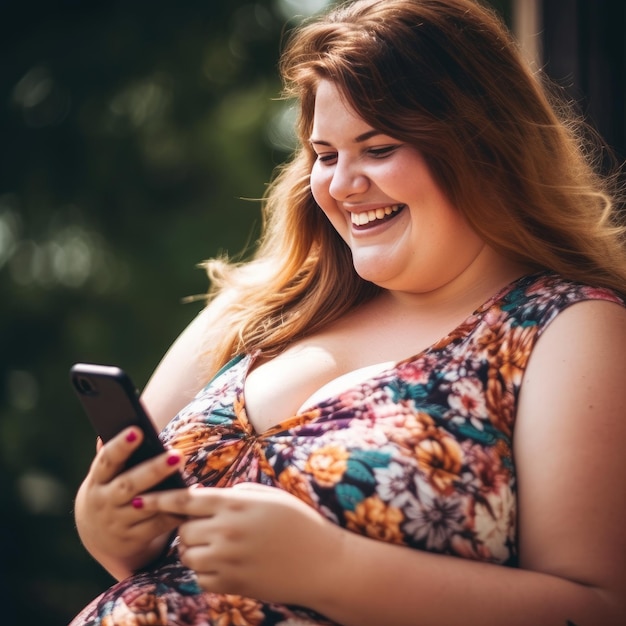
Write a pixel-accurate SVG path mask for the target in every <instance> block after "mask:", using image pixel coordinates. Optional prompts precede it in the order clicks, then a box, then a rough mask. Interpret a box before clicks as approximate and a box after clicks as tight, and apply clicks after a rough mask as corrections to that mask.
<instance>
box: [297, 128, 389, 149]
mask: <svg viewBox="0 0 626 626" xmlns="http://www.w3.org/2000/svg"><path fill="white" fill-rule="evenodd" d="M382 134H383V133H381V132H380V131H379V130H368V131H367V132H365V133H363V134H361V135H359V136H358V137H356V138H355V140H354V143H363V142H364V141H367V140H368V139H371V138H372V137H376V135H382ZM309 141H310V142H311V143H314V144H317V145H320V146H330V145H331V144H330V143H329V142H328V141H322V140H321V139H313V138H311V139H309Z"/></svg>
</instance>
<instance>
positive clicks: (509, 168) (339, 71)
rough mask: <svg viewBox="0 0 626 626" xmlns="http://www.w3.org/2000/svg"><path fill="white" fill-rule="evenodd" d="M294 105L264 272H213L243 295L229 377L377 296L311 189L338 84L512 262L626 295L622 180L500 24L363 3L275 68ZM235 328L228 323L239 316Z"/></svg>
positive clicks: (462, 8) (466, 5) (274, 193)
mask: <svg viewBox="0 0 626 626" xmlns="http://www.w3.org/2000/svg"><path fill="white" fill-rule="evenodd" d="M280 71H281V75H282V77H283V80H284V85H285V95H286V97H290V98H295V99H296V102H297V103H298V106H299V117H298V122H297V134H298V138H299V148H298V149H297V150H296V152H295V154H294V155H293V158H292V159H291V160H290V162H288V163H287V164H286V165H284V166H283V167H282V168H280V169H279V170H278V172H277V175H276V176H275V178H274V180H273V182H272V183H271V184H270V186H269V187H268V191H267V193H266V196H265V198H264V206H263V211H264V224H263V225H264V229H263V235H262V237H261V239H260V241H259V246H258V249H257V252H256V254H255V256H254V258H253V260H252V261H251V262H249V263H247V264H244V265H240V264H230V263H228V262H226V261H225V260H221V261H219V260H213V261H210V262H208V263H207V268H208V272H209V276H210V278H211V280H212V285H213V288H212V292H211V293H215V292H218V291H220V290H222V289H231V290H234V291H233V293H234V294H235V297H234V299H233V300H232V304H231V305H230V309H229V311H228V315H229V316H232V325H231V327H230V328H232V332H231V333H230V335H228V336H224V337H223V339H222V343H221V345H218V346H213V349H212V351H215V350H216V352H213V354H214V357H217V361H218V364H221V363H223V362H225V361H226V360H228V358H230V357H231V356H233V355H235V354H237V353H240V352H244V351H251V350H260V351H262V352H263V353H264V354H265V355H267V356H272V355H275V354H277V353H279V352H280V351H281V350H283V349H284V348H285V347H286V346H287V345H288V344H289V343H290V342H292V341H294V340H295V339H298V338H300V337H303V336H305V335H307V334H310V333H314V332H316V331H318V330H319V329H321V328H323V327H324V326H326V325H327V324H329V323H330V322H332V321H334V320H336V319H338V318H339V317H340V316H341V315H343V314H344V313H345V312H347V311H349V310H350V309H352V308H353V307H355V306H357V305H358V304H360V303H362V302H364V301H366V300H368V299H370V298H372V297H373V296H374V295H375V294H376V293H378V290H379V288H378V287H376V286H375V285H373V284H371V283H368V282H366V281H364V280H363V279H361V278H360V277H359V276H358V275H357V274H356V272H355V271H354V268H353V266H352V260H351V255H350V251H349V249H348V248H347V246H346V245H345V243H344V242H343V241H342V240H341V239H340V237H339V236H338V235H337V233H336V232H335V231H334V229H333V228H332V226H331V225H330V223H329V222H328V220H327V219H326V218H325V216H324V215H323V213H322V212H321V210H320V209H319V208H318V207H317V205H316V203H315V201H314V199H313V197H312V195H311V191H310V187H309V173H310V171H311V167H312V164H313V161H314V159H315V155H314V153H313V151H312V149H311V147H310V145H309V141H308V140H309V137H310V133H311V128H312V123H313V111H314V102H315V93H316V88H317V85H318V83H319V81H320V80H330V81H332V82H334V83H335V84H336V85H337V86H338V87H339V89H340V91H341V92H342V95H343V96H344V97H345V99H346V102H347V103H348V104H349V105H350V106H351V107H352V108H353V109H354V110H355V111H357V112H358V114H359V115H360V116H361V117H362V118H363V120H365V121H366V122H367V123H368V124H369V125H370V126H372V127H373V128H375V129H377V130H379V131H381V132H382V133H384V134H387V135H390V136H392V137H394V138H396V139H398V140H400V141H404V142H407V143H409V144H411V145H413V146H415V147H416V148H418V149H419V150H420V152H421V153H422V155H423V156H424V158H425V160H426V162H427V163H428V165H429V167H430V169H431V172H432V174H433V176H434V177H435V179H436V181H437V182H438V184H439V185H440V187H441V188H442V190H444V192H445V193H446V194H447V196H448V198H449V199H450V200H451V202H452V203H453V204H454V205H455V206H456V207H457V208H458V210H459V211H461V212H462V213H463V215H464V216H465V217H466V219H467V220H468V222H469V223H470V224H471V226H472V228H473V229H474V230H475V231H476V233H478V235H479V236H480V237H481V238H482V239H483V240H484V241H485V242H486V243H487V244H488V245H489V246H491V247H493V248H494V249H495V250H497V251H498V252H499V253H501V254H502V255H504V256H505V257H507V258H510V259H512V260H515V261H519V262H522V263H524V264H527V265H529V266H531V267H533V268H536V269H548V270H553V271H555V272H557V273H559V274H561V275H562V276H564V277H566V278H570V279H573V280H578V281H582V282H586V283H588V284H591V285H595V286H598V287H609V288H613V289H615V290H617V291H621V292H624V291H626V250H625V246H624V241H625V240H624V236H625V229H624V226H623V224H621V223H620V220H619V211H618V210H617V208H616V207H617V202H616V201H615V198H616V197H617V195H616V193H617V186H616V184H615V181H616V180H617V179H616V178H615V177H609V176H603V175H601V174H600V173H599V172H600V166H599V160H598V159H599V158H601V157H602V152H601V151H598V150H597V147H598V146H597V145H595V144H594V142H593V141H591V142H590V139H593V133H591V132H590V129H589V128H588V127H587V126H586V125H584V124H583V123H582V122H581V121H580V120H579V119H578V117H577V116H576V115H575V114H574V113H573V111H572V109H571V107H570V106H569V105H568V103H567V102H566V101H565V100H564V99H562V98H561V97H560V95H558V94H557V93H556V91H555V89H554V88H553V87H552V86H551V85H550V84H549V82H548V81H547V80H546V79H545V77H542V76H541V75H540V73H537V74H534V73H533V72H532V71H531V68H530V67H529V65H528V64H527V63H526V62H525V61H524V60H523V56H522V54H521V53H520V50H519V48H518V45H517V43H516V42H515V40H514V39H513V37H512V36H511V34H510V33H509V31H508V30H507V28H506V26H505V25H504V24H503V23H502V21H501V20H500V18H499V17H498V16H497V15H496V13H495V12H494V11H492V10H491V9H488V8H486V7H485V6H483V5H482V4H479V3H478V2H476V1H473V0H356V1H355V2H348V3H345V4H342V5H340V6H339V7H338V8H336V9H334V10H332V11H331V12H329V13H328V14H326V15H324V16H322V17H317V18H314V19H313V20H311V21H309V22H307V23H304V24H303V25H301V26H300V27H298V28H296V29H295V31H294V32H293V33H292V34H291V35H290V37H289V39H288V41H287V44H286V47H285V49H284V51H283V54H282V56H281V61H280ZM229 319H230V318H229Z"/></svg>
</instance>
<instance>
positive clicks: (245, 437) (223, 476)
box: [71, 273, 624, 626]
mask: <svg viewBox="0 0 626 626" xmlns="http://www.w3.org/2000/svg"><path fill="white" fill-rule="evenodd" d="M585 300H606V301H611V302H616V303H619V304H621V305H622V306H623V305H624V301H623V300H622V299H621V298H620V297H618V296H617V295H616V294H615V293H613V292H611V291H609V290H606V289H598V288H593V287H589V286H586V285H582V284H578V283H573V282H570V281H566V280H564V279H562V278H559V277H558V276H556V275H554V274H551V273H539V274H534V275H531V276H525V277H522V278H521V279H518V280H516V281H515V282H513V283H512V284H510V285H508V286H507V287H505V288H504V289H503V290H501V291H500V292H499V293H498V294H496V295H495V296H494V297H492V298H491V299H490V300H489V301H488V302H486V303H485V304H483V305H482V306H481V307H479V308H478V309H477V310H476V311H475V312H474V313H473V314H472V315H470V316H469V317H468V318H467V319H466V320H465V321H464V322H463V323H462V324H461V325H459V326H458V327H457V328H455V329H454V330H452V332H450V333H449V334H448V335H447V336H446V337H444V338H443V339H441V340H440V341H439V342H437V343H436V344H434V345H432V346H431V347H429V348H428V349H426V350H424V351H422V352H420V353H419V354H417V355H415V356H413V357H411V358H408V359H405V360H402V361H400V362H398V363H396V364H395V365H394V366H393V367H390V368H389V369H387V370H385V371H384V372H382V373H379V374H377V375H375V376H373V377H371V378H368V379H367V380H363V381H362V382H360V383H358V384H356V385H354V386H351V387H350V388H349V389H347V390H345V391H344V392H343V393H341V394H339V395H337V396H334V397H330V398H328V399H326V400H324V401H322V402H319V403H318V404H317V405H315V406H314V407H313V408H312V409H310V410H307V411H306V412H305V413H302V414H299V415H295V416H294V417H293V418H291V419H288V420H287V421H285V422H283V423H281V424H279V425H277V426H275V427H273V428H271V429H269V430H267V431H266V432H255V430H254V429H253V428H252V426H251V425H250V423H249V422H248V419H247V417H246V407H245V401H244V393H243V390H244V382H245V379H246V374H247V372H248V370H249V368H250V366H251V365H252V363H253V361H254V358H255V357H254V355H241V356H239V357H237V358H235V359H233V360H232V361H231V362H230V363H228V364H227V365H226V366H225V367H224V368H222V370H221V371H220V372H218V374H217V375H216V376H215V377H214V378H213V380H212V381H211V382H210V383H209V384H208V385H207V386H206V387H205V388H204V389H202V390H201V391H200V392H199V393H198V394H197V396H196V397H195V399H194V400H193V401H192V402H191V403H190V404H189V405H188V406H187V407H186V408H185V409H184V410H183V411H181V412H180V413H179V414H178V415H177V416H176V417H175V418H174V419H173V420H172V421H171V422H170V423H169V424H168V425H167V427H166V428H165V429H164V431H163V433H162V434H161V436H162V439H163V441H164V442H165V443H166V444H169V445H171V446H174V447H176V448H177V449H178V450H180V451H181V452H182V453H183V454H184V455H185V456H186V467H185V472H186V480H187V482H188V484H189V485H191V484H195V483H200V484H202V485H204V486H218V487H228V486H231V485H234V484H236V483H239V482H244V481H245V482H257V483H262V484H265V485H270V486H273V487H276V488H278V489H284V490H286V491H288V492H289V493H291V494H293V495H295V496H297V497H298V498H300V499H301V500H303V501H304V502H306V503H307V504H308V505H310V506H312V507H313V508H315V509H316V510H317V511H319V513H320V514H321V515H323V516H324V517H326V518H327V519H329V520H331V521H332V522H333V523H335V524H338V525H340V526H342V527H343V528H345V529H346V530H347V531H349V532H355V533H361V534H364V535H367V536H368V537H371V538H374V539H377V540H379V541H386V542H389V543H393V544H398V545H402V546H406V547H407V549H414V550H426V551H429V552H435V553H440V554H447V555H455V556H457V557H462V558H466V559H474V560H477V561H483V562H488V563H496V564H500V565H503V566H512V567H514V566H516V562H517V549H516V539H517V526H516V520H517V511H516V480H515V465H514V459H513V456H512V436H513V431H514V425H515V414H516V407H517V400H518V395H519V389H520V383H521V381H522V377H523V375H524V370H525V367H526V364H527V362H528V359H529V356H530V354H531V352H532V349H533V346H534V345H535V342H536V341H537V339H538V338H539V337H540V336H541V334H542V332H543V331H544V330H545V328H546V327H547V326H548V325H549V324H550V322H551V321H552V320H553V319H554V318H555V317H556V316H557V315H558V314H559V313H560V312H561V311H563V310H564V309H566V308H567V307H568V306H570V305H572V304H574V303H576V302H581V301H585ZM331 623H332V622H330V621H328V620H327V619H326V618H324V617H323V616H321V615H318V614H316V613H314V612H313V611H310V610H308V609H306V608H303V607H294V606H284V605H276V604H268V603H263V602H259V601H257V600H254V599H251V598H244V597H240V596H235V595H222V594H214V593H206V592H203V591H202V590H201V589H200V588H199V586H198V585H197V582H196V579H195V577H194V574H193V572H192V571H190V570H188V569H187V568H185V567H184V566H183V565H182V564H181V563H180V562H179V560H178V558H177V553H176V540H175V539H174V541H173V542H172V545H171V546H170V549H169V551H168V554H167V555H166V556H164V557H163V558H162V559H161V561H160V562H158V563H156V564H153V565H152V566H151V567H150V569H148V570H143V571H140V572H138V573H136V574H135V575H133V576H131V577H129V578H127V579H126V580H123V581H121V582H119V583H117V584H115V585H114V586H113V587H111V588H110V589H109V590H107V591H106V592H104V593H103V594H102V595H101V596H99V597H98V598H96V599H95V600H94V601H93V602H92V603H91V604H90V605H89V606H87V607H86V608H85V609H84V610H83V611H82V612H81V613H80V614H79V615H78V616H77V617H76V618H75V619H74V621H73V622H72V624H71V626H135V625H140V624H155V625H163V626H201V625H202V626H205V625H207V626H208V625H216V626H230V625H232V626H261V625H262V626H267V625H282V626H299V625H302V626H304V625H305V624H317V625H323V624H331Z"/></svg>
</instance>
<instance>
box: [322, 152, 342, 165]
mask: <svg viewBox="0 0 626 626" xmlns="http://www.w3.org/2000/svg"><path fill="white" fill-rule="evenodd" d="M336 158H337V155H336V154H335V153H334V152H332V153H325V154H318V155H317V160H318V161H320V162H321V163H329V162H331V161H334V160H335V159H336Z"/></svg>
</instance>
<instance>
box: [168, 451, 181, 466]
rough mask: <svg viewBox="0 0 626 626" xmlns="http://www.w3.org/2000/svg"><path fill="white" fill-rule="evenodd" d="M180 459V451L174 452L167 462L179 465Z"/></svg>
mask: <svg viewBox="0 0 626 626" xmlns="http://www.w3.org/2000/svg"><path fill="white" fill-rule="evenodd" d="M178 461H180V454H178V452H172V453H171V454H170V455H169V456H168V457H167V464H168V465H178Z"/></svg>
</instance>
